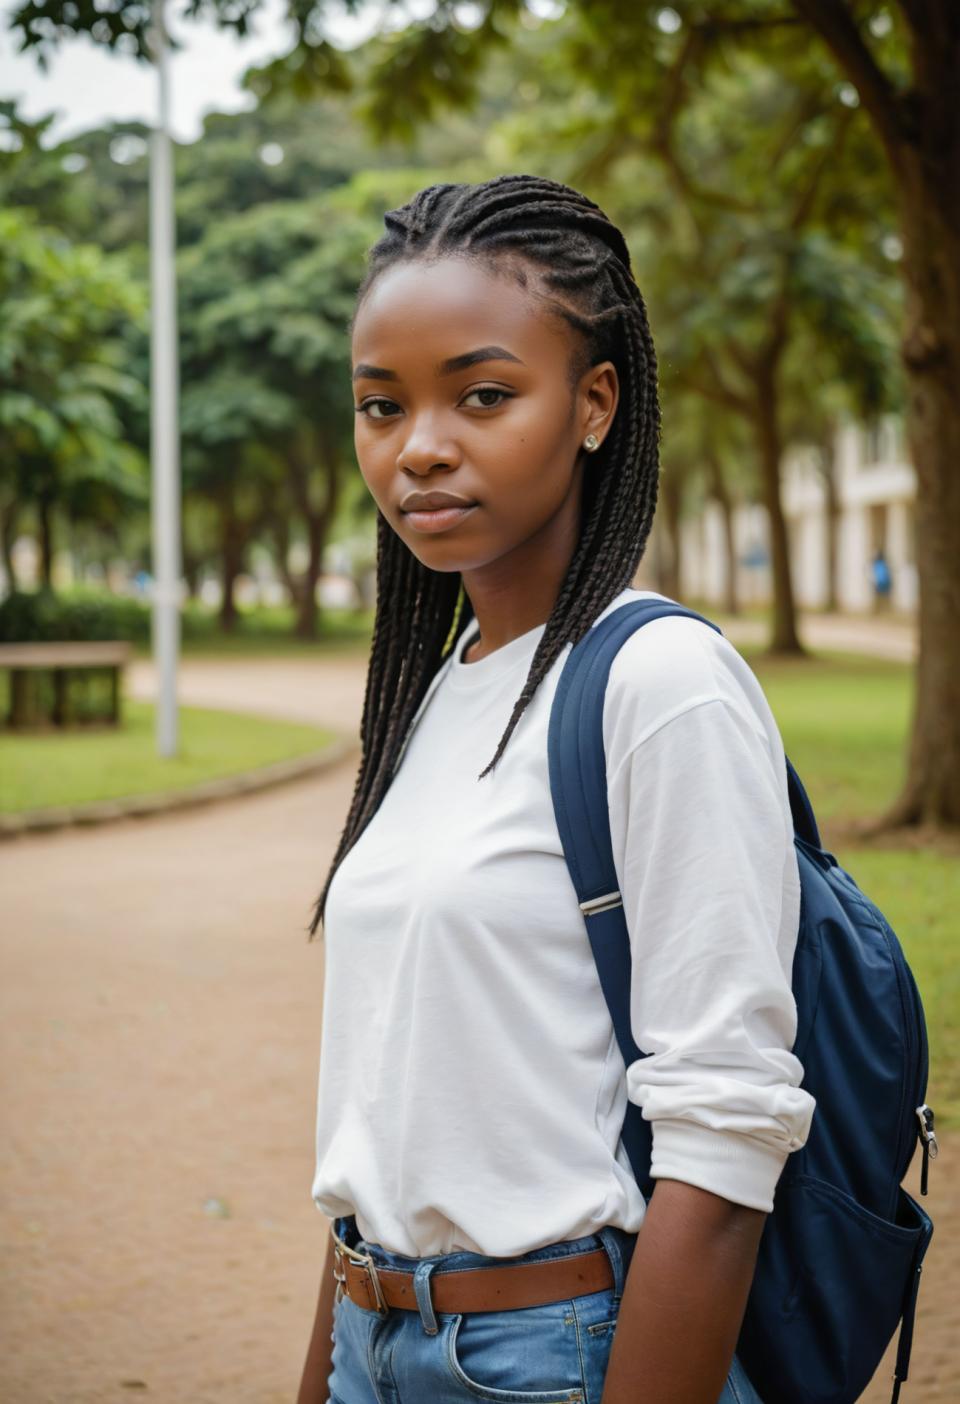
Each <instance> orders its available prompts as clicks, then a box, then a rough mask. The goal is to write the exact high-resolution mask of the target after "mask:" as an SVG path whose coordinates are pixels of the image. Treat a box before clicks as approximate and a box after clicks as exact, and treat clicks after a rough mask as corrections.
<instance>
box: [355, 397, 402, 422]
mask: <svg viewBox="0 0 960 1404" xmlns="http://www.w3.org/2000/svg"><path fill="white" fill-rule="evenodd" d="M383 406H386V407H387V409H388V410H389V409H390V408H391V407H392V408H393V409H398V408H399V406H398V405H396V404H394V402H393V400H364V402H363V404H362V405H357V414H365V415H366V416H367V418H368V419H393V418H395V416H394V415H392V414H389V413H386V414H381V413H379V411H380V410H381V409H382V408H383ZM374 408H376V409H377V411H378V413H376V414H374V412H373V411H374Z"/></svg>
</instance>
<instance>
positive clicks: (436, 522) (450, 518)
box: [403, 502, 477, 532]
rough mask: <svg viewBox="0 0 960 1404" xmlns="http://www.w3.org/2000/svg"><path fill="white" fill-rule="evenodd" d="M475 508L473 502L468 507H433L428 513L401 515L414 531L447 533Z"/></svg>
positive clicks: (421, 511) (419, 512) (424, 511)
mask: <svg viewBox="0 0 960 1404" xmlns="http://www.w3.org/2000/svg"><path fill="white" fill-rule="evenodd" d="M476 506H477V503H476V502H473V503H471V505H470V506H469V507H433V508H431V509H430V510H429V511H426V510H420V511H417V512H404V514H403V515H404V517H405V518H406V520H407V521H408V522H409V523H410V525H411V526H412V527H413V529H414V531H426V532H432V531H447V530H448V529H449V528H450V527H452V526H456V524H457V522H462V521H463V519H464V517H469V515H470V513H471V512H472V511H473V510H474V508H475V507H476Z"/></svg>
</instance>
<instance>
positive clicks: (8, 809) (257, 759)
mask: <svg viewBox="0 0 960 1404" xmlns="http://www.w3.org/2000/svg"><path fill="white" fill-rule="evenodd" d="M123 717H124V725H123V726H122V728H120V729H119V730H117V731H112V730H111V729H109V728H102V729H98V730H97V731H96V732H88V733H86V734H85V733H84V732H83V731H71V732H66V733H64V734H63V735H59V734H57V733H55V732H44V733H35V734H32V735H21V736H17V737H15V738H14V737H13V736H12V735H11V734H10V733H2V734H0V812H3V813H7V814H10V813H19V812H21V811H23V810H25V809H39V808H45V807H47V806H53V805H73V804H83V803H85V802H87V801H89V800H105V799H119V798H121V797H122V796H124V795H143V794H157V793H160V792H161V791H164V792H166V791H168V790H179V789H186V788H188V787H189V786H191V785H196V784H199V783H200V782H201V781H203V780H213V779H218V778H220V777H222V776H225V775H233V774H236V773H237V772H238V771H244V770H252V769H254V768H255V767H256V766H262V765H269V764H271V763H272V762H274V761H281V760H289V759H291V758H292V757H294V756H301V755H306V754H307V753H308V752H310V751H318V750H320V749H321V748H322V747H323V746H325V745H327V744H328V742H330V741H331V740H332V739H333V734H332V733H331V732H329V731H323V730H321V729H320V728H319V727H315V726H306V725H301V724H298V723H295V722H284V721H274V720H264V719H262V718H260V717H249V716H240V715H237V714H236V713H233V712H217V711H210V710H207V709H205V708H199V707H181V708H180V727H181V740H182V745H181V753H180V755H178V756H176V757H175V758H172V759H169V760H165V759H162V758H161V757H160V756H158V755H157V754H156V744H155V741H154V709H153V706H152V705H151V704H150V703H146V702H133V701H130V700H126V701H125V702H124V704H123Z"/></svg>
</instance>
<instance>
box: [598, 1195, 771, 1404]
mask: <svg viewBox="0 0 960 1404" xmlns="http://www.w3.org/2000/svg"><path fill="white" fill-rule="evenodd" d="M766 1217H767V1216H766V1214H765V1213H764V1212H763V1211H762V1210H759V1209H747V1208H745V1207H744V1206H743V1205H740V1204H733V1203H731V1201H730V1200H728V1199H722V1198H721V1197H720V1196H719V1195H716V1194H711V1193H710V1191H709V1190H703V1189H698V1188H697V1187H696V1186H695V1185H688V1184H684V1183H682V1182H681V1181H679V1180H668V1179H661V1180H658V1181H657V1184H656V1188H655V1190H654V1193H653V1196H652V1198H651V1200H650V1203H649V1206H648V1209H647V1213H646V1215H645V1217H644V1220H643V1224H642V1225H641V1228H640V1232H639V1234H638V1236H637V1243H636V1247H635V1249H634V1253H633V1258H632V1260H631V1263H630V1269H629V1271H628V1273H627V1282H626V1287H625V1289H624V1294H623V1302H622V1304H621V1307H620V1315H619V1320H618V1323H617V1328H616V1331H615V1333H614V1338H613V1346H612V1348H611V1352H610V1363H609V1366H608V1368H607V1377H606V1383H605V1385H604V1391H603V1400H602V1404H638V1401H640V1400H642V1401H643V1404H716V1401H717V1400H718V1399H719V1398H720V1395H721V1393H722V1391H723V1386H724V1381H725V1380H726V1378H727V1374H728V1373H729V1370H730V1364H731V1362H732V1360H733V1355H734V1351H735V1350H736V1346H737V1337H738V1335H739V1333H740V1325H741V1321H742V1319H743V1313H744V1309H745V1307H746V1303H747V1296H748V1294H749V1292H750V1284H751V1282H752V1281H753V1273H754V1268H755V1265H756V1257H757V1247H758V1245H759V1242H760V1235H761V1233H762V1232H763V1226H764V1223H765V1221H766Z"/></svg>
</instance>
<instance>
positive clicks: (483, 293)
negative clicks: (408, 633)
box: [352, 258, 617, 573]
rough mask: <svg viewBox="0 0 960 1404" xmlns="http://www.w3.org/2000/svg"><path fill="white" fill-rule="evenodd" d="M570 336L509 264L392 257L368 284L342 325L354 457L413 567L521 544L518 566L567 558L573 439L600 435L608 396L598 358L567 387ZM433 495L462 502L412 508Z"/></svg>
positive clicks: (504, 553) (576, 502)
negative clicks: (346, 337)
mask: <svg viewBox="0 0 960 1404" xmlns="http://www.w3.org/2000/svg"><path fill="white" fill-rule="evenodd" d="M535 276H536V275H535V273H532V276H531V282H532V281H533V280H534V278H535ZM575 335H576V334H575V332H574V331H573V329H572V328H570V327H569V326H568V325H567V324H566V323H565V322H564V321H563V320H562V319H561V318H560V317H559V316H557V315H556V314H554V313H551V312H550V311H549V310H548V309H547V308H546V307H545V306H544V304H543V303H542V302H541V301H540V300H539V299H538V298H537V297H536V296H534V295H533V294H532V293H530V292H529V291H527V290H525V289H524V288H522V287H520V286H519V284H518V283H517V282H516V281H515V280H514V279H513V278H512V277H511V276H509V274H506V273H498V272H493V271H490V270H488V269H487V268H485V267H482V266H480V265H478V264H477V263H474V262H470V261H468V260H466V259H457V258H445V259H442V260H439V261H436V262H427V263H422V262H413V263H403V264H398V265H395V266H394V267H392V268H389V269H387V270H386V271H385V272H384V273H382V274H381V275H380V277H379V278H378V279H377V280H376V282H375V283H374V284H373V286H372V287H371V289H370V291H369V292H368V294H367V296H366V297H365V299H364V301H363V303H362V305H361V307H360V309H359V310H358V312H357V315H356V319H355V322H354V330H353V343H352V353H353V373H354V401H355V404H356V406H357V418H356V433H355V443H356V450H357V460H358V462H359V465H360V471H361V473H362V474H363V477H364V480H365V482H366V484H367V487H368V488H369V489H370V492H371V494H372V495H373V498H374V500H375V501H376V503H377V506H378V507H379V508H380V510H381V512H382V513H383V515H384V517H385V518H386V520H387V521H388V522H389V524H390V526H391V527H392V528H393V530H394V531H395V532H396V533H397V534H398V535H399V536H400V537H401V539H402V540H403V541H404V542H405V543H406V545H407V546H408V547H409V548H410V550H411V551H412V552H413V553H414V555H415V556H417V557H418V559H419V560H420V561H421V562H423V564H424V565H427V566H429V567H430V568H432V569H434V570H440V571H461V572H464V573H469V572H471V571H482V570H483V569H484V567H487V566H490V565H491V564H492V563H493V562H500V563H502V564H505V565H509V562H508V561H507V558H508V557H511V556H513V555H514V553H517V552H518V551H520V552H522V556H523V560H524V563H525V565H526V566H527V567H528V568H535V567H536V559H535V558H536V556H537V553H538V552H541V551H546V552H552V553H553V554H554V556H555V555H556V554H557V553H558V552H564V551H565V552H566V553H567V556H568V559H569V555H572V552H573V549H574V548H575V545H576V541H577V538H578V534H579V514H580V496H581V484H582V474H583V472H584V471H587V472H589V470H590V463H591V455H590V454H587V453H585V452H584V451H583V440H584V438H585V437H586V435H587V434H589V433H594V434H596V436H597V438H598V439H599V440H600V441H602V440H603V438H604V436H605V434H606V433H607V432H608V430H609V428H610V424H611V421H612V419H613V415H614V412H615V410H616V404H617V376H616V370H615V369H614V367H613V365H612V364H611V363H610V362H609V361H607V362H604V363H603V365H601V366H592V367H590V368H589V369H588V370H586V371H585V372H584V373H583V375H582V376H581V377H580V379H579V381H578V383H577V385H576V387H573V386H572V385H571V381H570V363H571V356H572V355H573V354H574V352H575V350H576V349H577V348H576V346H575ZM434 493H435V494H438V495H439V494H446V495H449V496H451V497H453V498H454V499H456V500H457V501H458V502H459V504H460V505H459V506H454V507H453V508H448V509H447V510H446V511H442V510H436V506H437V504H435V503H433V502H432V500H431V499H430V498H428V499H427V500H426V502H421V503H420V504H419V505H420V506H421V508H426V509H429V508H430V507H431V506H433V507H434V508H435V510H433V511H430V510H421V511H419V512H418V511H416V510H411V508H413V509H415V508H416V506H417V505H418V504H417V503H416V501H411V498H413V497H415V496H416V495H420V496H423V495H426V494H434ZM531 554H532V556H533V557H534V559H531ZM554 564H555V562H554ZM498 573H499V571H498Z"/></svg>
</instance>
